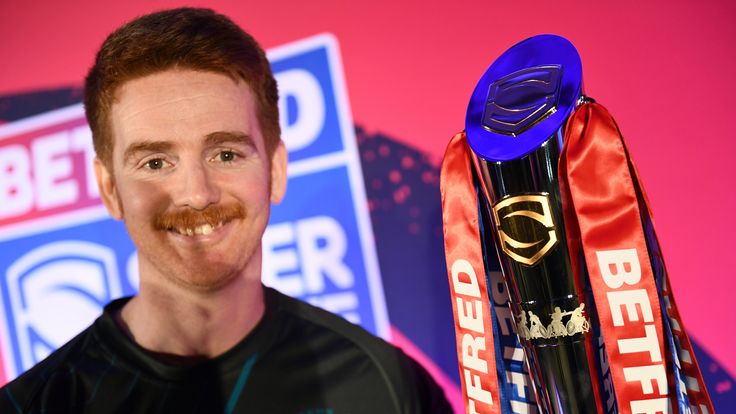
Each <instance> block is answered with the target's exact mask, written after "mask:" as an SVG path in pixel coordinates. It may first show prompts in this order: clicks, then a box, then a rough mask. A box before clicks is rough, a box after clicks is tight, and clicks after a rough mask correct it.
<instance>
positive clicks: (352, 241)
mask: <svg viewBox="0 0 736 414" xmlns="http://www.w3.org/2000/svg"><path fill="white" fill-rule="evenodd" d="M288 188H289V191H288V192H287V196H286V200H284V203H283V204H282V205H279V206H277V207H275V208H274V209H273V210H272V212H271V221H270V223H271V224H270V226H269V229H268V231H267V234H266V236H265V237H264V260H263V261H264V274H263V278H264V282H265V283H267V284H271V285H272V286H274V287H276V288H277V289H279V290H281V291H283V292H285V293H287V294H290V295H292V296H296V297H300V298H302V299H304V300H307V301H308V302H311V303H313V304H316V305H319V306H321V307H324V308H327V309H328V310H330V311H332V312H335V313H338V314H340V315H342V316H344V317H345V318H347V319H348V320H351V321H353V322H355V323H360V324H361V325H362V326H363V327H365V328H366V329H368V330H370V331H373V332H374V333H375V332H377V330H378V329H377V327H376V325H375V320H374V317H373V314H372V311H371V295H370V291H369V286H368V275H367V274H366V265H365V259H364V257H363V254H362V251H361V244H360V237H359V229H358V222H357V219H356V214H355V206H354V203H353V200H352V196H351V194H350V193H349V192H346V191H340V189H344V188H350V182H349V177H348V170H347V168H346V167H345V166H338V167H335V168H330V169H326V170H322V171H319V172H316V173H312V174H307V175H303V176H299V177H295V178H292V179H290V180H289V183H288ZM290 252H291V253H290ZM289 258H291V259H289Z"/></svg>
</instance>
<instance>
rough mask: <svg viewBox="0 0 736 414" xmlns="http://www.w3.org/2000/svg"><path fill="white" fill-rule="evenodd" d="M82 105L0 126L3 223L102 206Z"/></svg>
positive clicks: (0, 213)
mask: <svg viewBox="0 0 736 414" xmlns="http://www.w3.org/2000/svg"><path fill="white" fill-rule="evenodd" d="M93 159H94V149H93V147H92V133H91V131H90V130H89V127H88V126H87V120H86V119H85V117H84V108H83V107H82V105H81V104H79V105H74V106H70V107H67V108H64V109H60V110H56V111H52V112H48V113H46V114H43V115H40V116H36V117H32V118H28V119H25V120H23V121H20V122H16V123H12V124H9V125H7V126H4V127H3V128H2V129H0V227H5V226H8V225H10V224H14V223H22V222H26V221H28V220H35V219H40V218H43V217H48V216H53V215H58V214H59V213H63V212H67V211H72V210H78V209H80V208H85V207H92V206H98V205H100V198H99V194H98V192H97V183H96V182H95V177H94V173H93V172H92V160H93Z"/></svg>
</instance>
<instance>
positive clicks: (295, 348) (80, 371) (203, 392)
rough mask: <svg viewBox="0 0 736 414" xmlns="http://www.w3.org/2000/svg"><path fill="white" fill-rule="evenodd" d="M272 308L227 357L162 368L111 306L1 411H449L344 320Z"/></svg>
mask: <svg viewBox="0 0 736 414" xmlns="http://www.w3.org/2000/svg"><path fill="white" fill-rule="evenodd" d="M265 297H266V312H265V314H264V316H263V318H262V319H261V321H260V322H259V323H258V325H256V327H255V328H254V329H253V331H252V332H251V333H250V334H249V335H248V336H247V337H246V338H244V339H243V340H242V341H240V343H238V344H237V345H236V346H234V347H233V348H232V349H230V350H228V351H227V352H225V353H224V354H222V355H220V356H218V357H216V358H214V359H210V360H206V361H202V362H198V363H195V364H187V365H180V364H171V363H165V362H162V360H161V359H160V358H158V357H157V356H156V355H155V354H153V353H151V352H149V351H146V350H145V349H143V348H141V347H140V346H138V345H137V344H136V343H135V342H133V341H132V340H131V339H129V338H128V336H126V335H125V334H124V333H123V332H122V331H121V330H120V328H119V327H118V326H117V324H116V322H115V321H114V319H113V316H112V315H114V314H115V313H116V312H117V311H118V310H119V309H120V308H121V307H122V306H123V305H124V304H125V302H127V300H129V298H124V299H118V300H116V301H113V302H112V303H110V304H109V305H107V306H106V307H105V311H104V312H103V314H102V315H101V316H100V317H99V318H98V319H97V320H96V321H95V322H94V323H93V324H92V326H90V327H89V328H87V329H86V330H85V331H83V332H82V333H81V334H79V335H78V336H77V337H75V338H74V339H72V340H71V341H70V342H69V343H67V344H66V345H64V346H63V347H61V348H59V349H58V350H57V351H56V352H54V353H53V354H51V355H50V356H49V357H48V358H47V359H45V360H43V361H42V362H40V363H39V364H38V365H36V366H35V367H33V368H31V369H30V370H29V371H28V372H26V373H25V374H23V375H21V376H20V377H18V378H17V379H16V380H14V381H13V382H11V383H10V384H8V385H6V386H5V387H3V388H2V389H1V390H0V413H14V412H15V413H24V414H25V413H48V414H53V413H294V414H338V413H371V414H373V413H435V412H437V413H439V412H443V413H444V412H447V413H450V412H451V408H450V406H449V404H448V402H447V400H446V399H445V396H444V394H443V392H442V390H441V389H440V388H439V387H438V385H437V384H436V383H435V382H434V380H432V378H431V377H430V376H429V374H428V373H427V372H426V371H425V370H424V369H423V368H422V367H421V366H420V365H419V364H417V363H416V362H415V361H414V360H413V359H411V358H409V357H408V356H406V355H405V354H404V353H403V352H402V351H400V350H399V349H397V348H395V347H393V346H391V345H389V344H387V343H386V342H384V341H383V340H381V339H380V338H376V337H374V336H372V335H371V334H370V333H368V332H367V331H365V330H363V329H362V328H360V327H358V326H356V325H352V324H350V323H349V322H346V321H345V320H343V319H342V318H340V317H338V316H335V315H333V314H330V313H328V312H325V311H323V310H321V309H318V308H316V307H313V306H311V305H308V304H306V303H304V302H301V301H298V300H296V299H292V298H290V297H288V296H285V295H283V294H281V293H279V292H277V291H275V290H273V289H270V288H266V290H265Z"/></svg>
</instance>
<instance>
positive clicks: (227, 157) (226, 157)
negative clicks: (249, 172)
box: [220, 151, 237, 162]
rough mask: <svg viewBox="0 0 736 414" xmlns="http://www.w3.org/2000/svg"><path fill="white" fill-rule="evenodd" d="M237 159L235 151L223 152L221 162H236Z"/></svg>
mask: <svg viewBox="0 0 736 414" xmlns="http://www.w3.org/2000/svg"><path fill="white" fill-rule="evenodd" d="M235 157H237V155H235V152H233V151H222V152H221V153H220V161H223V162H231V161H234V160H235Z"/></svg>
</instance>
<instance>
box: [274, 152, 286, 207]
mask: <svg viewBox="0 0 736 414" xmlns="http://www.w3.org/2000/svg"><path fill="white" fill-rule="evenodd" d="M287 165H288V159H287V154H286V147H285V146H284V141H279V145H278V146H276V149H275V150H274V152H273V156H272V157H271V202H272V203H274V204H278V203H280V202H281V200H282V199H283V198H284V193H285V192H286V166H287Z"/></svg>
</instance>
